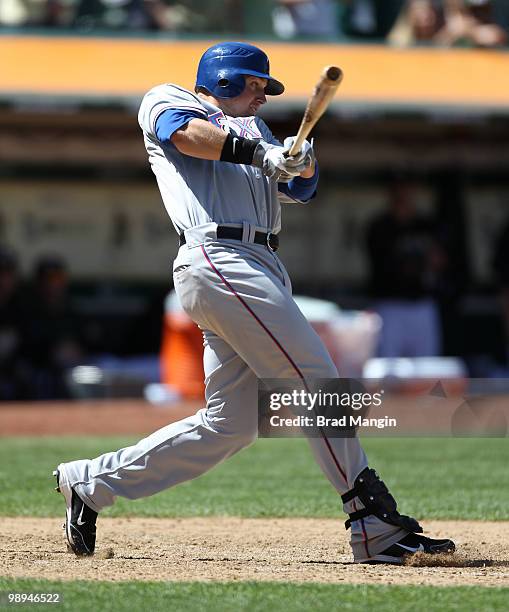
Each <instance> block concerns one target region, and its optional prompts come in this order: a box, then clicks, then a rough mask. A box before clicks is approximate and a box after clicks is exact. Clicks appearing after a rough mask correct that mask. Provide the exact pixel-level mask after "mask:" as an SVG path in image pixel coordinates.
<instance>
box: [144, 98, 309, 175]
mask: <svg viewBox="0 0 509 612" xmlns="http://www.w3.org/2000/svg"><path fill="white" fill-rule="evenodd" d="M155 133H156V136H157V138H158V140H159V141H160V142H161V143H163V144H164V143H168V142H170V143H171V144H172V145H173V146H174V147H175V148H176V149H177V150H178V151H179V152H180V153H182V154H183V155H189V156H191V157H197V158H199V159H209V160H214V161H218V160H219V161H223V162H230V163H233V164H245V165H253V166H257V167H259V168H261V169H262V172H263V173H264V174H265V175H266V176H268V177H269V178H271V179H273V180H275V181H278V180H279V179H280V178H281V177H282V176H288V177H292V176H298V175H299V174H300V173H301V172H302V170H303V169H304V168H303V167H297V166H295V164H293V163H292V158H288V159H287V158H286V157H285V155H284V149H283V147H282V146H277V145H273V144H269V143H267V142H264V141H260V140H251V139H250V138H243V137H241V136H237V135H234V134H227V133H225V132H224V131H223V130H221V129H220V128H218V127H215V126H214V125H212V124H210V123H209V122H208V121H207V120H206V119H205V118H204V117H203V118H202V117H201V116H200V115H199V113H197V112H196V111H187V110H182V109H181V110H179V109H167V110H166V111H164V112H163V113H161V115H160V116H159V117H158V118H157V120H156V127H155ZM281 180H282V179H281Z"/></svg>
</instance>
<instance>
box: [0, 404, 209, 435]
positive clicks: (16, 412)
mask: <svg viewBox="0 0 509 612" xmlns="http://www.w3.org/2000/svg"><path fill="white" fill-rule="evenodd" d="M202 405H203V403H202V402H182V403H175V404H171V405H169V406H164V407H155V406H152V405H150V404H149V403H148V402H144V401H143V400H95V401H74V402H72V401H71V402H65V401H62V402H31V403H23V402H13V403H4V404H0V436H33V435H42V436H48V435H49V436H55V435H60V434H63V435H76V436H88V435H103V436H104V435H132V434H133V435H134V434H146V433H150V432H152V431H155V430H156V429H159V428H160V427H164V426H165V425H168V423H173V422H174V421H178V420H179V419H182V418H184V417H186V416H189V415H190V414H194V412H196V410H198V408H200V407H201V406H202Z"/></svg>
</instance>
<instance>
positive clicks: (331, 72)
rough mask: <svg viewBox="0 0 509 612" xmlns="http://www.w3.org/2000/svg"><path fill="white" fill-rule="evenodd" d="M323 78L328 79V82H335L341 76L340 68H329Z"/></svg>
mask: <svg viewBox="0 0 509 612" xmlns="http://www.w3.org/2000/svg"><path fill="white" fill-rule="evenodd" d="M325 76H326V77H327V78H328V79H329V81H337V80H338V79H339V78H340V77H341V76H342V72H341V68H338V67H337V66H329V67H328V68H327V71H326V72H325Z"/></svg>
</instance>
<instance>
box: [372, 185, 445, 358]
mask: <svg viewBox="0 0 509 612" xmlns="http://www.w3.org/2000/svg"><path fill="white" fill-rule="evenodd" d="M414 199H415V194H414V186H413V185H412V184H411V183H410V182H408V181H398V182H395V183H394V184H393V185H392V186H391V188H390V193H389V207H388V210H387V211H385V212H383V213H382V214H380V215H379V216H377V217H376V218H375V219H374V220H373V221H372V222H371V223H370V225H369V227H368V232H367V247H368V256H369V263H370V268H371V289H372V292H373V295H374V297H375V299H376V304H375V309H376V310H377V311H378V313H379V314H380V316H381V317H382V320H383V327H382V332H381V338H380V346H379V356H380V357H426V356H437V355H440V354H441V325H440V315H439V308H438V305H437V302H436V300H435V298H434V295H433V292H434V288H435V286H436V285H437V279H438V277H439V275H440V274H441V272H442V270H443V268H444V267H445V265H446V260H445V252H444V251H443V249H442V248H441V247H440V245H439V243H438V240H437V238H436V225H435V222H434V220H433V219H432V218H430V217H429V216H425V215H422V214H421V213H420V212H419V211H418V210H417V208H416V206H415V202H414Z"/></svg>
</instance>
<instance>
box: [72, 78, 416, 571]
mask: <svg viewBox="0 0 509 612" xmlns="http://www.w3.org/2000/svg"><path fill="white" fill-rule="evenodd" d="M169 108H178V109H183V110H185V109H192V110H193V111H197V112H199V113H200V114H201V115H203V117H204V118H207V117H208V120H209V121H212V122H213V123H216V124H217V125H219V126H220V127H222V128H223V129H229V130H233V131H234V132H235V133H236V134H238V135H241V136H249V137H252V138H263V139H266V140H267V141H269V142H274V138H273V136H272V134H271V133H270V130H269V129H268V128H267V126H266V125H265V124H264V123H263V121H261V120H260V119H258V118H255V117H246V118H234V117H226V116H224V115H223V113H222V112H221V111H220V109H218V108H217V107H215V106H212V105H210V104H207V103H205V102H204V101H203V100H201V99H200V98H199V97H197V96H195V95H194V94H192V93H190V92H188V91H186V90H184V89H181V88H179V87H176V86H174V85H162V86H159V87H156V88H154V89H153V90H151V91H150V92H149V93H148V94H147V95H146V96H145V98H144V100H143V103H142V105H141V109H140V115H139V118H140V125H141V127H142V129H143V133H144V137H145V144H146V147H147V152H148V155H149V159H150V162H151V164H152V168H153V170H154V173H155V175H156V177H157V181H158V184H159V188H160V190H161V195H162V198H163V201H164V204H165V206H166V209H167V210H168V214H169V215H170V217H171V218H172V221H173V223H174V225H175V228H176V229H177V231H178V232H179V233H181V232H183V233H184V234H185V237H186V243H185V244H184V245H183V246H182V247H181V248H180V249H179V252H178V255H177V258H176V260H175V261H174V264H173V269H174V284H175V290H176V292H177V295H178V297H179V299H180V302H181V304H182V307H183V308H184V310H185V311H186V312H187V313H188V314H189V316H190V317H191V318H192V319H193V320H194V321H195V322H196V323H197V324H198V325H199V327H200V328H201V330H202V331H203V338H204V369H205V382H206V391H205V399H206V406H205V407H204V408H202V409H201V410H199V411H198V412H197V413H196V414H195V415H193V416H191V417H189V418H186V419H183V420H182V421H178V422H176V423H172V424H171V425H168V426H166V427H164V428H162V429H160V430H159V431H156V432H155V433H153V434H152V435H150V436H148V437H147V438H144V439H143V440H140V441H139V442H138V443H137V444H135V445H133V446H131V447H128V448H123V449H120V450H119V451H116V452H112V453H105V454H104V455H101V456H99V457H97V458H95V459H92V460H88V459H86V460H80V461H72V462H70V463H66V464H65V471H66V474H67V477H68V478H69V482H70V484H71V486H72V487H73V488H75V490H76V492H77V493H78V495H79V496H80V497H81V499H83V500H84V501H85V503H86V504H88V505H89V506H90V507H91V508H92V509H93V510H95V511H97V512H99V511H100V510H102V508H104V507H106V506H109V505H111V504H113V503H114V501H115V498H116V496H118V495H120V496H123V497H127V498H130V499H134V498H139V497H144V496H148V495H153V494H154V493H157V492H158V491H161V490H163V489H167V488H169V487H171V486H174V485H176V484H178V483H180V482H184V481H186V480H189V479H191V478H196V477H197V476H199V475H200V474H203V473H204V472H206V471H207V470H209V469H210V468H212V467H213V466H214V465H217V464H218V463H220V462H221V461H223V460H224V459H226V458H228V457H230V456H231V455H233V454H234V453H236V452H237V451H239V450H241V449H242V448H244V447H246V446H247V445H249V444H250V443H251V442H253V441H254V440H255V439H256V437H257V433H258V408H257V381H258V379H259V378H293V379H297V380H300V381H301V382H302V381H305V380H306V379H314V378H333V377H336V376H337V375H338V373H337V370H336V367H335V366H334V363H333V362H332V360H331V358H330V356H329V354H328V353H327V351H326V349H325V347H324V345H323V344H322V342H321V340H320V338H319V337H318V335H317V334H316V333H315V332H314V330H313V329H312V328H311V326H310V325H309V323H308V321H307V320H306V319H305V317H304V316H303V314H302V313H301V312H300V310H299V308H298V307H297V305H296V303H295V301H294V300H293V298H292V294H291V284H290V279H289V277H288V274H287V272H286V270H285V268H284V266H283V264H282V262H281V260H280V259H279V258H278V257H277V255H276V254H275V253H274V252H272V251H271V250H270V249H269V248H268V247H267V246H265V245H262V244H256V243H254V241H253V238H254V233H255V231H256V230H259V229H263V230H265V231H267V230H275V231H278V230H279V227H280V208H279V201H278V198H280V195H278V187H277V184H276V183H274V182H273V181H271V180H270V179H268V178H267V177H265V176H263V175H262V174H261V172H260V170H258V169H257V168H254V167H251V166H243V165H239V164H232V163H226V162H219V161H209V160H199V159H195V158H193V157H190V156H186V155H183V154H181V153H179V152H178V150H177V149H176V148H175V147H174V146H173V145H171V144H168V145H163V144H161V143H160V142H158V140H157V137H156V135H155V122H156V119H157V117H158V116H159V114H160V113H161V112H163V111H164V110H166V109H169ZM220 223H226V224H229V225H234V226H235V225H236V226H238V227H239V228H242V229H243V232H242V240H224V239H219V238H218V237H217V224H220ZM309 442H310V444H311V448H312V451H313V453H314V455H315V457H316V460H317V462H318V464H319V465H320V467H321V468H322V470H323V472H324V474H325V475H326V476H327V478H328V479H329V481H330V482H331V483H332V485H333V486H334V487H335V488H336V490H337V491H338V492H339V493H345V492H346V491H348V490H349V489H350V488H351V487H352V486H353V483H354V480H355V478H356V477H357V476H358V474H359V473H360V472H361V471H362V470H363V469H364V468H365V467H366V466H367V459H366V456H365V454H364V452H363V450H362V448H361V446H360V443H359V440H358V439H357V438H334V439H327V438H326V437H325V436H323V437H321V438H312V439H310V440H309ZM276 476H277V475H276ZM267 477H269V475H267ZM227 494H228V492H227V491H225V495H227ZM362 507H363V506H362V503H360V502H359V501H358V502H356V501H355V500H352V501H349V502H347V503H346V504H344V506H343V508H344V510H345V512H349V513H350V512H353V511H356V510H359V509H361V508H362ZM404 534H405V532H404V531H403V530H402V529H400V528H399V527H395V526H393V525H389V524H388V523H385V522H382V521H381V520H379V519H378V518H376V517H375V516H373V515H370V516H367V517H365V518H363V519H360V520H356V521H354V522H353V523H352V532H351V544H352V550H353V554H354V557H355V559H356V560H363V559H369V557H370V556H371V555H374V554H377V553H379V552H381V551H382V550H384V549H385V548H387V546H389V545H391V544H392V543H394V542H396V541H398V540H399V539H401V537H402V536H403V535H404Z"/></svg>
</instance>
